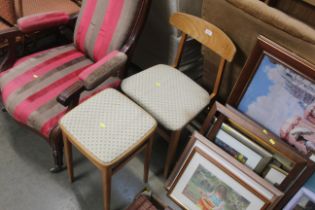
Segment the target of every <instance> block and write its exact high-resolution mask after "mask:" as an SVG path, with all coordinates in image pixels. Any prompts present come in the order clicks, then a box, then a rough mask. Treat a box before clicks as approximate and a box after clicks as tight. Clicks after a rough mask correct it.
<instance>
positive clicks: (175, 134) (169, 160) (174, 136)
mask: <svg viewBox="0 0 315 210" xmlns="http://www.w3.org/2000/svg"><path fill="white" fill-rule="evenodd" d="M181 132H182V130H178V131H172V133H171V139H170V142H169V145H168V151H167V156H166V161H165V166H164V177H165V178H167V177H168V174H169V171H170V168H171V166H172V164H173V162H174V158H175V154H176V149H177V146H178V143H179V140H180V134H181Z"/></svg>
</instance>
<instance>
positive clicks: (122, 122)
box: [59, 88, 157, 210]
mask: <svg viewBox="0 0 315 210" xmlns="http://www.w3.org/2000/svg"><path fill="white" fill-rule="evenodd" d="M59 124H60V127H61V130H62V133H63V136H64V145H65V151H66V152H65V155H66V159H67V166H68V174H69V177H70V180H71V181H73V168H72V150H71V145H74V146H75V147H76V148H77V149H78V150H79V151H80V152H81V153H82V154H83V155H85V156H86V157H87V158H88V159H89V160H90V161H91V162H92V163H93V164H94V165H95V166H96V167H97V168H98V169H100V170H101V172H102V177H103V188H104V209H105V210H108V209H109V207H110V186H111V176H112V174H113V173H114V172H116V170H118V169H119V168H120V167H121V166H122V165H123V164H125V163H126V162H127V161H128V160H129V159H130V157H131V156H133V155H134V154H136V153H137V152H138V151H139V150H141V149H142V148H146V155H145V161H144V181H145V182H147V180H148V173H149V161H150V157H151V150H152V138H151V136H152V135H153V133H154V131H155V128H156V127H157V123H156V121H155V119H153V117H151V116H150V115H149V114H148V113H146V112H145V111H144V110H143V109H142V108H140V107H139V106H138V105H137V104H136V103H134V102H133V101H131V100H130V99H129V98H127V97H126V96H124V95H123V94H122V93H120V92H119V91H117V90H115V89H111V88H109V89H107V90H104V91H102V92H100V93H98V94H96V95H95V96H94V97H92V98H90V99H89V100H87V101H86V102H84V103H82V104H81V105H79V106H77V107H76V108H74V109H73V110H71V111H70V112H69V113H68V114H66V115H65V116H64V117H63V118H62V119H61V120H60V123H59Z"/></svg>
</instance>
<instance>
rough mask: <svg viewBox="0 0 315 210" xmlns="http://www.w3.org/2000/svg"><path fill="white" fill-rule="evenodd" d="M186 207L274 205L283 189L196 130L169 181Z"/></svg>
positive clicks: (172, 193)
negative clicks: (279, 188) (276, 186)
mask: <svg viewBox="0 0 315 210" xmlns="http://www.w3.org/2000/svg"><path fill="white" fill-rule="evenodd" d="M166 188H167V190H168V192H169V193H168V194H169V196H170V197H171V198H172V199H173V200H174V201H175V202H176V203H177V204H178V205H180V206H181V207H182V208H184V209H189V210H197V209H238V210H250V209H257V210H258V209H271V208H273V207H274V206H275V205H276V204H277V202H278V201H279V200H280V199H281V197H282V196H283V193H282V192H281V191H280V190H278V189H277V188H275V187H274V186H273V185H271V184H270V183H268V182H267V181H266V180H264V179H263V178H261V177H260V176H258V175H257V174H255V173H254V172H253V171H252V170H250V169H249V168H247V167H246V166H244V165H243V164H242V163H240V162H238V161H237V160H236V159H234V158H233V157H231V156H230V155H229V154H227V153H226V152H224V151H223V150H222V149H220V148H219V147H218V146H217V145H215V144H214V143H212V142H211V141H209V140H208V139H206V138H205V137H204V136H202V135H201V134H199V133H197V132H195V133H194V134H193V135H192V138H191V139H190V141H189V143H188V145H187V146H186V148H185V150H184V152H183V153H182V155H181V157H180V159H179V161H178V162H177V164H176V166H175V169H174V170H173V172H172V174H171V176H170V177H169V179H168V181H167V185H166Z"/></svg>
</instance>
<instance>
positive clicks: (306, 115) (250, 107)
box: [226, 36, 315, 208]
mask: <svg viewBox="0 0 315 210" xmlns="http://www.w3.org/2000/svg"><path fill="white" fill-rule="evenodd" d="M227 104H228V105H227V106H226V107H227V108H228V110H229V112H231V113H233V115H238V116H241V118H242V119H239V120H240V121H239V122H247V123H249V124H250V127H249V129H247V131H244V128H242V127H243V124H242V123H239V122H238V123H236V127H237V129H238V130H242V129H243V132H245V133H246V132H249V133H250V134H251V135H252V136H250V137H251V138H252V139H255V137H256V138H258V139H260V141H261V142H260V145H261V146H263V147H264V148H265V149H267V150H268V151H269V152H270V151H272V148H273V149H274V151H275V150H278V151H281V153H282V156H280V157H278V158H277V159H278V161H279V162H281V159H282V160H285V159H291V160H295V159H294V158H292V157H293V156H292V155H294V156H296V157H299V160H298V163H293V165H292V167H293V168H291V170H289V171H288V169H290V168H287V166H285V165H286V164H285V163H284V162H285V161H282V164H281V165H279V164H278V163H274V162H272V163H271V165H269V166H268V169H267V171H264V172H263V176H265V177H266V178H267V179H268V180H269V181H271V182H273V183H277V184H279V182H280V181H281V180H282V179H283V180H282V183H281V184H280V185H279V187H280V188H279V189H284V188H282V187H283V186H284V184H283V183H285V185H286V186H287V187H288V189H286V190H287V191H286V195H285V198H284V199H282V201H281V203H280V204H279V205H280V206H281V205H282V206H281V207H283V206H284V204H286V203H287V202H288V201H289V199H290V198H291V197H292V196H293V195H294V194H295V193H296V192H297V191H298V190H299V188H301V186H302V185H303V184H304V182H305V181H306V180H307V179H308V178H309V177H310V176H311V175H312V174H313V173H314V172H315V164H314V161H315V155H314V153H315V65H314V64H312V63H310V62H309V61H306V60H304V59H303V58H301V57H299V56H297V55H295V54H293V53H292V52H290V51H288V50H287V49H285V48H283V47H281V46H279V45H278V44H276V43H274V42H272V41H271V40H269V39H267V38H265V37H263V36H259V37H258V41H257V44H256V46H255V48H254V50H253V52H252V54H251V56H250V57H249V59H248V60H247V62H246V64H245V66H244V68H243V71H242V73H241V75H240V77H239V80H238V81H237V83H236V85H235V86H234V88H233V91H232V93H231V95H230V97H229V99H228V101H227ZM283 157H284V158H285V159H283ZM296 164H298V165H299V167H298V168H299V170H297V169H296ZM292 171H295V172H294V173H293V172H292ZM286 172H288V174H286ZM292 173H293V174H295V176H294V177H295V179H291V180H290V182H287V180H289V179H288V177H290V176H292ZM281 174H282V175H283V176H282V175H281ZM281 176H282V178H281ZM284 176H286V177H284ZM275 177H277V179H275ZM278 208H280V207H278Z"/></svg>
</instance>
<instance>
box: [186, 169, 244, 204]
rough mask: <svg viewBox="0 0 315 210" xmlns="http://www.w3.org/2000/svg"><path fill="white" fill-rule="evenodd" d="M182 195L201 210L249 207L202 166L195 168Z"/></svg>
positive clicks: (240, 196)
mask: <svg viewBox="0 0 315 210" xmlns="http://www.w3.org/2000/svg"><path fill="white" fill-rule="evenodd" d="M182 193H183V195H185V196H186V197H187V198H188V199H189V200H190V201H192V202H193V203H194V204H195V205H196V206H198V207H199V209H201V210H245V209H247V207H248V206H249V205H250V202H249V201H248V200H246V198H244V197H243V196H242V195H240V194H238V193H237V192H235V191H234V190H233V189H232V188H231V187H229V186H228V185H227V184H226V183H224V182H223V181H221V180H220V179H218V178H217V177H216V176H215V175H213V174H212V173H211V172H209V171H208V170H207V169H205V168H204V167H203V166H202V165H199V166H198V167H197V169H196V170H195V172H194V173H193V175H192V177H191V178H190V180H189V182H188V183H187V185H186V186H185V188H184V190H183V192H182Z"/></svg>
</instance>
